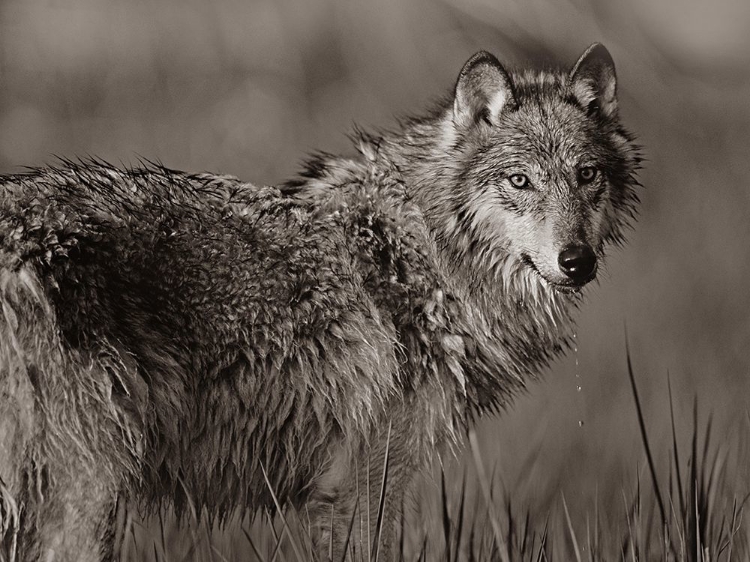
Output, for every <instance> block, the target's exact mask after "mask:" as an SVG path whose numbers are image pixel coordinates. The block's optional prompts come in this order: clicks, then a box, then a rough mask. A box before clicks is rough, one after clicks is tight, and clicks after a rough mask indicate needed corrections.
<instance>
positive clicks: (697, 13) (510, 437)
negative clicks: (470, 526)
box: [0, 0, 750, 509]
mask: <svg viewBox="0 0 750 562" xmlns="http://www.w3.org/2000/svg"><path fill="white" fill-rule="evenodd" d="M593 41H602V42H603V43H605V45H606V46H607V47H608V48H609V50H610V51H611V53H612V55H613V57H614V59H615V61H616V64H617V70H618V79H619V97H620V104H621V114H622V117H623V119H624V122H625V123H626V124H627V125H628V127H629V128H630V129H632V130H633V131H635V132H636V133H637V135H638V138H639V141H640V142H641V144H642V145H643V146H644V154H645V156H646V162H645V165H644V170H643V172H642V174H641V181H642V183H643V184H644V185H645V189H644V190H643V192H642V200H643V205H642V208H641V215H640V220H639V223H638V226H637V228H636V230H635V231H634V232H633V234H632V236H631V237H630V244H629V245H628V246H627V247H626V248H625V249H623V250H618V251H615V252H614V253H613V255H612V256H611V258H610V260H609V264H608V267H607V269H606V272H605V274H604V275H603V276H602V278H601V280H600V283H599V284H598V285H597V286H596V287H593V288H591V289H589V290H588V291H587V292H588V299H587V303H586V306H584V307H583V309H582V312H581V315H580V324H579V329H578V332H577V338H576V340H577V352H576V353H571V354H569V355H568V356H567V357H566V358H563V359H562V360H560V361H557V362H556V363H555V364H554V365H553V367H552V368H551V369H550V370H549V372H548V373H547V374H546V376H545V378H544V381H543V382H542V383H535V384H532V385H531V386H530V392H529V394H528V396H525V397H522V398H521V399H520V400H518V401H517V402H516V404H515V406H514V407H513V408H512V409H511V410H510V411H508V412H506V413H505V414H504V415H503V416H502V417H500V418H493V419H488V420H486V421H483V422H482V424H481V425H480V427H479V429H478V435H479V439H480V442H481V445H482V454H483V455H484V459H485V461H486V463H487V464H488V465H490V466H496V467H497V473H498V474H499V475H500V477H499V478H500V479H501V480H502V483H503V485H504V486H505V488H506V489H507V490H509V491H510V492H511V493H517V494H523V501H527V502H531V503H538V504H539V505H545V504H546V503H549V502H554V501H556V500H557V497H558V496H559V494H560V491H562V492H563V493H564V494H565V495H566V497H567V498H568V503H569V504H572V505H573V507H574V508H575V507H580V509H585V508H586V507H585V506H587V505H588V503H587V502H588V501H589V500H590V497H592V496H593V495H594V494H595V493H597V490H598V489H600V488H602V487H603V486H604V485H605V484H606V483H607V481H608V480H610V479H612V478H621V479H623V481H624V482H628V481H634V480H635V478H637V476H638V474H639V471H640V473H641V475H642V473H643V470H644V457H643V454H642V448H641V445H640V441H639V436H638V430H637V418H636V416H635V410H634V404H633V399H632V395H631V393H630V389H629V386H628V385H629V382H628V379H627V374H626V373H627V371H626V363H625V330H626V327H627V333H628V336H629V341H630V348H631V352H632V358H633V365H634V368H635V372H636V376H637V379H638V383H639V389H640V391H641V397H642V400H643V406H644V413H645V417H646V420H647V422H648V424H649V431H650V438H651V439H652V441H653V442H655V443H657V444H658V443H660V442H661V441H663V440H665V439H668V436H669V434H670V431H671V430H670V426H669V399H668V397H667V373H669V376H670V377H671V382H672V386H673V392H674V407H675V416H676V419H677V422H678V429H677V430H678V440H679V441H681V442H683V441H685V440H687V439H688V438H689V435H690V431H691V423H692V421H691V416H692V408H693V400H694V397H696V396H697V399H698V405H699V411H700V417H701V419H702V420H706V419H707V418H708V416H709V415H710V414H711V415H713V419H714V421H713V427H714V436H718V437H719V441H721V440H722V439H731V438H733V436H736V435H741V434H742V433H741V432H742V431H746V430H747V427H746V426H747V424H748V419H749V418H748V410H749V409H748V403H749V401H750V315H749V311H750V179H749V178H750V3H747V2H743V1H741V0H736V1H735V0H719V1H718V2H713V3H709V2H703V1H701V0H686V1H683V2H677V1H675V0H667V1H664V2H652V1H649V0H632V1H628V2H615V1H606V0H563V1H555V2H553V1H552V0H443V1H427V0H412V1H409V2H404V1H401V0H354V1H343V0H342V1H333V0H259V1H247V0H246V1H239V0H236V1H232V0H214V1H213V2H206V1H202V2H199V1H195V0H170V1H160V2H154V1H146V0H143V1H139V0H127V1H120V2H105V1H98V0H67V1H62V0H61V1H41V0H4V1H3V2H2V4H0V172H4V173H8V172H17V171H20V170H22V167H23V166H33V165H43V164H45V163H50V162H54V158H55V156H65V157H76V156H81V157H85V156H87V155H96V156H99V157H101V158H104V159H107V160H109V161H112V162H113V163H122V164H125V165H134V164H137V163H138V161H139V159H140V158H148V159H152V160H159V161H161V162H163V163H164V164H165V165H167V166H169V167H173V168H179V169H187V170H190V171H202V170H208V171H213V172H221V173H229V174H232V175H236V176H239V177H241V178H243V179H245V180H247V181H252V182H257V183H269V184H273V183H277V182H280V181H282V180H284V179H286V178H288V177H290V175H292V174H293V173H294V172H295V171H296V170H297V169H298V167H299V162H300V160H301V159H302V158H303V157H304V156H305V154H306V153H307V152H309V151H311V150H314V149H321V150H327V151H333V152H337V151H347V150H349V147H348V141H347V139H346V136H345V133H346V132H348V131H349V130H350V129H351V127H352V125H353V124H354V123H355V122H356V123H357V124H359V125H361V126H363V127H365V128H367V127H369V126H374V127H378V126H388V125H389V124H392V123H393V117H394V115H403V114H406V113H410V112H418V111H420V110H421V109H423V108H424V107H425V105H426V104H427V103H429V102H430V100H432V99H434V98H435V97H437V96H439V95H441V94H442V93H444V92H445V91H447V90H448V89H449V88H450V87H451V86H452V84H453V81H454V80H455V77H456V76H457V73H458V71H459V70H460V68H461V66H462V64H463V62H464V61H465V60H466V59H467V58H468V57H469V56H470V55H471V54H472V53H474V52H475V51H476V50H478V49H487V50H490V51H492V52H493V53H495V54H496V55H497V56H498V57H499V58H500V59H501V60H502V61H505V62H506V63H508V64H515V65H528V64H532V65H537V66H543V65H557V64H560V65H563V66H565V67H566V68H567V67H569V65H572V63H573V62H574V61H575V60H576V59H577V57H578V56H579V55H580V54H581V52H582V51H583V50H584V49H585V48H586V47H587V46H588V45H589V44H590V43H591V42H593ZM577 375H578V376H577ZM578 385H580V386H581V387H582V390H581V391H580V392H578V391H577V389H576V387H577V386H578ZM579 421H581V422H583V425H581V424H579ZM742 435H746V434H742ZM657 450H658V453H657V454H656V456H657V462H658V463H659V464H660V465H665V463H668V462H669V458H668V455H667V453H666V449H660V448H659V447H658V445H657ZM662 451H664V452H662ZM458 464H459V463H455V462H454V463H453V464H450V463H449V469H450V470H458V469H457V468H456V466H458ZM748 480H750V479H748Z"/></svg>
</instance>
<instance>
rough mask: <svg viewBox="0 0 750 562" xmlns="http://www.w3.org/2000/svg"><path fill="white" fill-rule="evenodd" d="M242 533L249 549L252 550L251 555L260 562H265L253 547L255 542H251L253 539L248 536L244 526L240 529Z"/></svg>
mask: <svg viewBox="0 0 750 562" xmlns="http://www.w3.org/2000/svg"><path fill="white" fill-rule="evenodd" d="M242 533H243V534H244V535H245V538H246V539H247V542H248V544H249V545H250V548H251V549H252V550H253V554H255V557H256V558H257V559H258V560H260V562H266V559H265V558H264V557H263V555H262V554H261V553H260V551H259V550H258V548H257V547H256V546H255V541H253V538H252V537H251V536H250V533H248V531H247V529H245V527H244V526H243V527H242Z"/></svg>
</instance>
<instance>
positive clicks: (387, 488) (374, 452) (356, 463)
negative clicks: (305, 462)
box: [307, 428, 417, 562]
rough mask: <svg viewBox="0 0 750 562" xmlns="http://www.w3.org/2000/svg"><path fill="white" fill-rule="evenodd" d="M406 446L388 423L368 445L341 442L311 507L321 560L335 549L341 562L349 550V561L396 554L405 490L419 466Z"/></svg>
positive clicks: (391, 556)
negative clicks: (354, 446)
mask: <svg viewBox="0 0 750 562" xmlns="http://www.w3.org/2000/svg"><path fill="white" fill-rule="evenodd" d="M405 445H406V444H405V442H404V440H403V439H401V436H398V435H395V434H393V432H391V435H390V437H389V436H388V430H387V428H386V429H384V430H382V431H380V432H379V433H378V434H376V435H373V436H372V438H371V439H370V440H369V443H368V444H366V445H364V444H363V445H361V446H359V447H358V448H357V449H356V450H354V451H350V450H347V449H346V448H345V447H344V446H342V447H341V448H340V449H339V450H338V451H337V452H336V454H335V455H334V456H333V457H332V459H331V462H330V463H329V465H328V467H327V471H326V472H325V473H324V474H323V475H322V476H321V477H320V478H319V479H318V480H317V481H316V488H315V492H314V493H313V495H312V497H311V498H310V501H309V502H308V506H307V509H308V511H309V513H310V518H311V522H312V525H313V527H314V528H313V536H314V540H315V544H316V549H317V552H318V553H319V556H320V557H321V559H322V560H327V559H328V558H329V554H332V556H333V560H334V561H337V562H338V561H339V560H342V559H343V557H344V549H346V553H347V555H348V556H347V558H346V559H347V560H355V559H356V560H360V559H361V560H369V559H371V558H372V557H374V556H375V552H376V550H377V553H378V557H377V559H378V560H384V561H388V560H391V559H392V558H393V549H394V547H395V545H396V543H397V540H398V532H397V525H398V523H399V522H400V520H401V517H400V513H401V508H402V506H403V497H404V493H405V491H406V489H407V488H408V485H409V482H410V481H411V479H412V477H413V475H414V473H415V472H416V469H417V468H416V466H415V463H414V459H412V455H411V454H410V452H409V451H408V449H407V447H406V446H405ZM386 451H387V455H388V465H387V469H386V473H385V479H384V469H385V468H386V464H385V460H386ZM381 503H382V506H381ZM352 555H354V556H352Z"/></svg>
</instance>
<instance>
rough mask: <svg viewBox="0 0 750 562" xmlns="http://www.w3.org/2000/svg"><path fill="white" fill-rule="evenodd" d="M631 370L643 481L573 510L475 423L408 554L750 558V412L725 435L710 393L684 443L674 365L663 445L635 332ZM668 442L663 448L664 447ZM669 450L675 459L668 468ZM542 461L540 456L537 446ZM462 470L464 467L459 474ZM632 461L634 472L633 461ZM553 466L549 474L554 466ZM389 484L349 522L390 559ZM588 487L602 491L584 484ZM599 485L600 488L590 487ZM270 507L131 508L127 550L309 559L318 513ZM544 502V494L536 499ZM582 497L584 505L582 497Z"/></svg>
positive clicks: (700, 560) (355, 545)
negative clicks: (517, 473)
mask: <svg viewBox="0 0 750 562" xmlns="http://www.w3.org/2000/svg"><path fill="white" fill-rule="evenodd" d="M626 362H627V372H628V377H629V379H630V383H631V389H632V397H633V402H634V406H635V407H634V411H635V413H634V415H635V416H636V417H637V419H638V425H639V430H640V441H641V444H642V451H639V452H638V454H634V455H633V464H634V466H633V467H628V468H631V469H634V472H635V476H634V477H633V478H632V480H630V481H628V480H622V479H617V478H613V479H612V480H611V481H609V482H607V483H606V485H605V486H600V485H596V490H595V493H594V497H595V501H594V502H593V504H592V505H590V506H588V509H586V508H584V509H578V510H576V511H572V510H571V509H570V505H571V504H570V502H569V501H568V500H567V499H566V497H565V496H564V494H563V493H562V491H560V490H559V489H557V490H555V489H554V488H555V486H558V485H559V484H558V482H559V479H558V478H556V477H555V476H556V475H555V472H558V473H559V472H560V471H562V470H563V467H548V468H546V470H547V474H548V475H549V476H550V478H549V483H547V482H545V481H542V480H543V479H542V478H540V477H539V476H536V477H535V480H534V482H533V483H532V484H533V486H532V487H531V489H530V490H531V491H526V490H525V489H524V491H523V493H524V494H525V495H523V496H522V495H521V487H519V486H516V487H514V488H513V489H512V490H510V491H508V490H507V489H506V488H505V487H504V483H503V481H502V475H499V474H497V473H496V471H495V470H494V469H493V470H491V471H488V467H487V466H486V465H485V462H484V461H483V459H482V452H481V448H480V445H479V443H478V441H477V437H476V435H475V433H474V432H473V431H472V432H470V434H469V439H468V453H469V454H467V457H468V458H469V459H470V460H469V461H468V462H467V463H465V466H464V467H463V469H462V470H460V471H457V470H452V471H450V472H449V473H448V474H446V471H445V470H443V469H441V470H440V472H439V473H438V474H437V475H436V476H435V477H433V478H432V480H431V481H427V482H426V484H424V485H422V486H421V487H419V492H418V493H417V494H416V496H415V497H414V498H412V499H411V501H409V504H408V505H407V506H406V507H405V509H404V510H403V512H404V514H403V515H402V516H401V517H400V519H399V521H397V522H395V524H397V525H398V527H399V529H398V537H399V540H398V541H397V560H400V561H401V560H408V561H418V562H422V561H425V562H426V561H432V560H439V561H444V562H458V561H464V560H466V561H470V562H474V561H476V562H480V561H485V560H492V561H500V562H509V561H524V562H526V561H528V562H552V561H569V560H574V561H576V562H594V561H599V560H607V561H610V560H620V561H623V562H638V561H647V562H650V561H667V562H672V561H674V562H678V561H679V562H682V561H686V562H713V561H716V562H720V561H732V560H737V561H743V560H748V559H750V527H749V526H748V525H747V523H746V521H745V519H746V517H745V511H746V508H747V503H748V498H749V497H750V496H749V494H748V489H749V488H750V486H749V484H750V478H748V475H749V473H750V469H749V468H748V466H750V465H749V464H748V460H749V459H748V454H747V447H746V442H747V438H748V435H749V434H750V431H748V430H749V429H750V414H746V416H745V419H744V423H743V424H742V427H738V428H735V429H736V430H735V431H732V432H730V433H729V434H728V435H726V436H724V437H723V438H717V436H716V435H715V434H714V429H713V421H712V416H711V415H708V416H707V417H706V419H705V420H704V419H702V417H701V415H700V411H699V400H698V399H697V398H696V399H695V400H694V402H693V408H692V424H691V434H690V435H689V445H688V447H687V448H686V450H683V449H684V448H683V447H681V446H680V439H679V438H678V431H677V427H678V424H677V423H676V420H675V413H674V411H675V409H674V404H673V399H672V387H671V380H670V378H669V376H667V385H668V390H669V404H665V405H664V407H665V408H669V413H670V423H671V427H670V428H669V429H670V430H671V441H669V442H667V443H665V444H663V445H660V449H659V450H658V451H657V450H656V449H654V448H653V447H654V444H653V443H652V442H651V441H650V438H649V424H648V422H647V420H646V417H645V414H644V411H643V408H642V405H641V396H640V394H639V391H638V382H637V381H638V377H637V376H636V373H635V372H634V368H633V365H632V360H631V355H630V350H629V349H628V347H627V343H626ZM655 452H658V453H661V454H660V455H655V454H654V453H655ZM657 458H667V459H668V463H667V466H666V467H661V466H660V465H659V463H658V462H657V460H656V459H657ZM531 462H532V463H535V462H539V461H538V455H537V454H536V453H534V454H532V456H531ZM457 472H458V476H457V477H456V473H457ZM625 472H627V471H625ZM543 474H544V473H543ZM377 485H379V486H380V509H379V515H378V518H377V523H376V527H375V532H374V536H369V537H368V536H360V535H359V534H357V533H353V532H352V529H353V528H354V517H356V516H357V513H355V514H354V516H353V518H352V520H351V524H350V526H349V537H348V539H347V553H348V555H349V559H350V560H355V561H357V562H359V561H362V562H365V561H376V560H378V559H382V552H380V551H379V541H378V538H379V534H380V530H381V529H382V526H383V525H384V524H386V522H385V521H383V518H382V513H383V510H382V506H383V505H384V500H385V496H386V494H387V493H388V473H387V471H385V472H384V476H383V479H382V481H381V482H379V483H377ZM582 492H590V490H583V491H582ZM530 494H541V495H543V496H544V495H546V496H549V497H552V498H553V501H552V502H547V505H548V507H547V508H546V509H538V508H536V507H530V506H532V505H535V502H533V501H530V500H533V499H534V498H533V497H531V496H530ZM587 495H590V494H587ZM274 502H275V504H276V510H275V514H272V513H271V512H269V511H264V512H262V513H258V514H255V516H254V517H251V516H250V515H245V516H242V517H240V516H235V517H233V518H231V519H230V520H228V521H226V522H225V523H224V524H223V525H218V524H214V525H209V524H208V523H206V522H205V518H200V517H199V516H198V515H199V514H198V513H195V512H193V513H192V514H191V521H189V522H188V524H187V525H183V526H182V527H181V528H178V526H177V525H176V524H175V522H174V519H173V517H172V516H171V514H169V513H165V512H160V513H159V514H157V515H155V516H153V517H151V518H149V519H147V520H146V521H145V522H144V523H141V522H137V521H134V520H133V519H132V518H130V517H128V519H127V523H126V525H125V530H124V532H125V533H126V534H127V536H126V537H125V540H123V541H122V552H121V555H122V559H123V560H153V561H155V562H167V561H169V562H174V561H183V560H185V561H188V560H200V561H217V562H219V561H222V562H223V561H235V560H253V561H255V560H257V561H260V562H277V561H278V562H300V561H308V560H316V556H315V554H314V553H313V549H312V541H311V540H310V535H309V533H308V530H307V529H308V527H309V525H308V519H307V518H306V516H305V514H304V513H300V512H298V511H296V510H294V509H292V508H290V507H288V506H287V507H285V506H281V505H280V503H279V502H278V500H277V499H276V497H275V496H274ZM536 503H538V502H536ZM576 505H578V504H576Z"/></svg>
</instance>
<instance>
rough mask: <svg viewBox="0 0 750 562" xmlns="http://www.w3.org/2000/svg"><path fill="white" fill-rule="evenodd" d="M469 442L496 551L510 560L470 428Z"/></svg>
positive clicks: (503, 557)
mask: <svg viewBox="0 0 750 562" xmlns="http://www.w3.org/2000/svg"><path fill="white" fill-rule="evenodd" d="M469 444H470V445H471V452H472V456H473V458H474V465H475V467H476V471H477V476H478V477H479V485H480V486H481V487H482V493H483V494H484V497H485V499H486V501H487V511H488V513H489V519H490V524H491V525H492V532H493V535H494V539H495V546H497V550H498V553H499V555H500V559H501V560H502V562H510V560H509V558H508V550H507V548H506V546H505V543H504V541H503V533H502V531H501V530H500V523H499V522H498V520H497V517H495V510H494V505H493V501H492V492H491V490H490V483H489V482H488V480H487V473H486V472H485V470H484V464H483V463H482V455H481V454H480V452H479V444H478V443H477V434H476V432H475V431H474V430H473V429H472V430H471V431H469Z"/></svg>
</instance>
